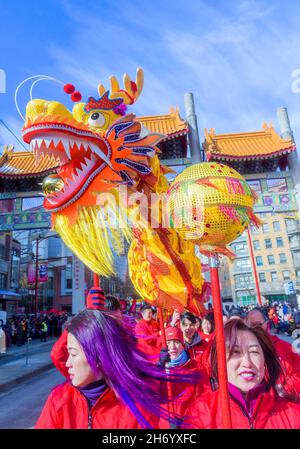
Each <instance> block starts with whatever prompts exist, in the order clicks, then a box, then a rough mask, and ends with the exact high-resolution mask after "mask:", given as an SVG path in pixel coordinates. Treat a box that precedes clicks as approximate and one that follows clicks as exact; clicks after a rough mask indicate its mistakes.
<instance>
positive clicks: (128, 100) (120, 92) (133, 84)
mask: <svg viewBox="0 0 300 449" xmlns="http://www.w3.org/2000/svg"><path fill="white" fill-rule="evenodd" d="M109 80H110V86H111V89H110V91H111V93H110V96H109V98H110V99H115V98H122V100H123V102H124V103H125V104H126V105H128V104H133V103H135V101H136V100H137V99H138V98H139V96H140V94H141V92H142V90H143V85H144V72H143V69H141V68H140V67H139V68H138V69H137V72H136V79H135V81H131V79H130V77H129V75H128V74H127V73H125V75H124V77H123V84H124V89H120V85H119V82H118V80H117V78H116V77H115V76H114V75H112V76H110V77H109ZM98 92H99V94H100V96H102V95H103V94H104V93H105V92H106V89H105V87H104V86H103V84H99V86H98Z"/></svg>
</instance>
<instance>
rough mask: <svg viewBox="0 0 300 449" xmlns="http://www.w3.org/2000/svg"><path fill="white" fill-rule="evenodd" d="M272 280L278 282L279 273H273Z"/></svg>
mask: <svg viewBox="0 0 300 449" xmlns="http://www.w3.org/2000/svg"><path fill="white" fill-rule="evenodd" d="M271 280H272V282H274V281H277V280H278V277H277V272H276V271H271Z"/></svg>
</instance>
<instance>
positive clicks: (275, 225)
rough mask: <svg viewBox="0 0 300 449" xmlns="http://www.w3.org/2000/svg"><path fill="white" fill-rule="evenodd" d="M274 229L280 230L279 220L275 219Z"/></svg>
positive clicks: (275, 230)
mask: <svg viewBox="0 0 300 449" xmlns="http://www.w3.org/2000/svg"><path fill="white" fill-rule="evenodd" d="M273 231H274V232H279V231H280V223H279V221H273Z"/></svg>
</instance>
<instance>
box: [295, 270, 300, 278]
mask: <svg viewBox="0 0 300 449" xmlns="http://www.w3.org/2000/svg"><path fill="white" fill-rule="evenodd" d="M296 277H297V278H300V270H296Z"/></svg>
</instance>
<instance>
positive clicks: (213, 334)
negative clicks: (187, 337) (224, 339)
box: [197, 330, 215, 343]
mask: <svg viewBox="0 0 300 449" xmlns="http://www.w3.org/2000/svg"><path fill="white" fill-rule="evenodd" d="M197 332H198V334H199V335H200V337H201V338H202V340H204V341H206V342H207V343H209V342H210V341H211V340H212V338H213V337H214V336H215V332H212V333H211V334H205V333H204V332H202V331H199V330H198V331H197Z"/></svg>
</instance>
